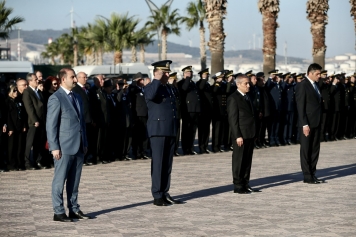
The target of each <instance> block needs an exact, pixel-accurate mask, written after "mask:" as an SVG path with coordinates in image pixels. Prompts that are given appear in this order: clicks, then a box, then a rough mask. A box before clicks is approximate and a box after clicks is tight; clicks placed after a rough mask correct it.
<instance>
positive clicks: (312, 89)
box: [305, 79, 321, 102]
mask: <svg viewBox="0 0 356 237" xmlns="http://www.w3.org/2000/svg"><path fill="white" fill-rule="evenodd" d="M305 80H306V82H307V87H308V88H309V90H310V91H312V92H310V93H313V94H314V96H315V98H316V99H317V100H318V101H319V102H320V101H321V94H320V95H318V92H316V91H315V89H314V86H313V85H312V84H311V83H310V81H309V80H308V79H305ZM318 90H319V89H318ZM319 92H320V90H319Z"/></svg>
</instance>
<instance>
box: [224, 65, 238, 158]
mask: <svg viewBox="0 0 356 237" xmlns="http://www.w3.org/2000/svg"><path fill="white" fill-rule="evenodd" d="M224 77H225V81H226V99H227V98H229V96H230V95H232V94H233V93H234V92H235V91H236V90H237V86H236V82H235V75H234V71H233V70H225V76H224ZM223 145H224V150H225V151H232V149H233V147H232V140H231V129H230V126H229V122H228V120H227V116H225V122H224V135H223Z"/></svg>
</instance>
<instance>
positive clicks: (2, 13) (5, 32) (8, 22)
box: [0, 0, 25, 39]
mask: <svg viewBox="0 0 356 237" xmlns="http://www.w3.org/2000/svg"><path fill="white" fill-rule="evenodd" d="M5 3H6V1H5V0H4V1H1V2H0V39H8V38H9V33H10V31H12V30H13V28H14V26H15V25H16V24H18V23H21V22H23V21H25V19H24V18H22V17H18V16H15V17H13V18H9V16H10V14H11V13H12V11H13V9H12V8H6V6H5Z"/></svg>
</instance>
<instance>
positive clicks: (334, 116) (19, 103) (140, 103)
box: [0, 66, 356, 172]
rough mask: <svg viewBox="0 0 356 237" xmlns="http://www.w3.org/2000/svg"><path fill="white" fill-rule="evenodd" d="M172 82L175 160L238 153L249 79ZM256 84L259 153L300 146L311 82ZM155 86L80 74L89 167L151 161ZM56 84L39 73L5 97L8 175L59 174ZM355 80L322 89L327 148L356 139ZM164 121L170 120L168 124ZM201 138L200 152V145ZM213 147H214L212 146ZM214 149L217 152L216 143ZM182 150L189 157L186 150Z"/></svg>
mask: <svg viewBox="0 0 356 237" xmlns="http://www.w3.org/2000/svg"><path fill="white" fill-rule="evenodd" d="M182 74H183V78H182V80H179V81H178V80H177V72H173V73H171V74H170V75H169V79H168V87H169V88H170V95H171V96H174V97H175V101H176V102H175V107H176V108H175V110H176V112H175V116H177V119H178V121H180V122H179V123H178V125H177V126H178V132H177V136H176V139H175V149H174V155H175V156H180V155H196V154H198V153H199V154H208V153H211V152H214V153H217V152H224V151H230V150H232V149H233V143H232V141H231V140H232V139H231V129H230V127H229V123H228V114H227V99H228V97H229V96H230V95H232V94H233V93H234V92H235V91H236V90H237V85H236V82H235V78H236V77H238V76H239V75H241V74H240V73H237V74H234V73H233V71H230V70H223V71H221V72H218V73H216V74H215V75H213V76H211V79H212V80H213V83H211V80H210V74H209V70H208V69H204V70H202V71H200V72H199V73H198V75H199V80H198V81H196V82H194V81H193V79H192V78H193V70H192V67H191V66H187V67H184V68H183V69H182ZM244 74H245V75H246V76H248V77H249V79H250V91H249V92H248V94H249V98H250V100H251V103H252V105H253V109H254V119H255V124H256V138H255V140H254V147H255V149H260V148H268V147H273V146H284V145H292V144H298V143H299V140H300V139H299V136H300V134H299V132H298V129H297V127H298V124H297V121H298V119H297V117H298V114H297V109H296V98H295V88H296V85H297V83H299V82H301V81H302V80H304V78H305V75H304V74H298V75H296V74H295V73H284V74H283V73H279V71H278V70H272V71H270V72H269V75H268V78H266V77H265V75H264V73H263V72H258V73H256V74H254V73H253V72H252V71H249V72H246V73H244ZM149 83H151V79H150V78H148V77H144V76H143V75H142V74H141V73H140V72H138V73H137V74H135V75H134V77H133V79H132V83H131V84H128V83H127V81H126V79H125V77H124V75H119V76H117V77H114V78H105V76H104V75H97V76H96V77H94V85H92V86H91V85H90V84H89V83H87V75H86V74H85V73H84V72H79V73H77V74H76V78H75V84H76V85H75V87H74V88H73V92H74V93H76V94H77V95H78V96H80V97H81V99H82V101H83V108H84V111H83V112H84V118H85V123H86V132H87V138H88V153H87V154H86V156H85V161H84V165H86V166H89V165H95V164H98V163H103V164H106V163H110V162H113V161H115V160H134V159H150V157H151V149H150V147H151V144H150V142H149V139H148V135H147V119H148V109H147V103H146V100H145V96H144V95H145V87H146V85H148V84H149ZM59 84H60V83H59V79H58V78H57V77H56V76H49V77H47V78H46V79H43V78H42V73H41V72H40V71H37V72H35V73H29V74H28V75H27V77H26V78H19V79H17V80H16V81H10V82H9V83H8V85H7V91H6V92H5V93H1V94H0V123H1V127H2V132H1V140H0V146H1V150H0V152H1V153H0V171H1V172H4V171H9V170H10V171H16V170H26V169H27V170H35V169H45V168H51V167H53V157H52V155H51V154H50V152H49V151H48V142H47V136H46V117H47V103H48V100H49V97H50V96H51V95H52V94H53V93H55V92H56V91H57V89H58V88H59ZM354 87H355V75H351V76H346V75H345V74H343V73H341V74H337V75H328V73H327V71H325V70H323V71H322V72H321V78H320V80H319V82H318V89H319V91H320V94H321V97H322V118H321V132H320V135H321V140H322V141H324V142H328V141H336V140H344V139H351V138H356V130H355V128H356V104H355V101H356V93H355V91H354ZM161 119H164V117H163V118H161ZM196 133H198V150H195V148H194V143H195V137H196ZM210 139H211V140H210ZM210 141H211V146H210V147H209V142H210ZM179 147H181V150H179V149H178V148H179Z"/></svg>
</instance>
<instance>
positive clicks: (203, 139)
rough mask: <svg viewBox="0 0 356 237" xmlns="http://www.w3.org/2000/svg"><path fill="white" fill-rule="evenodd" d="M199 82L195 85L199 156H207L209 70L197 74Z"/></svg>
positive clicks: (209, 118) (210, 114)
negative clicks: (197, 94) (197, 101)
mask: <svg viewBox="0 0 356 237" xmlns="http://www.w3.org/2000/svg"><path fill="white" fill-rule="evenodd" d="M198 74H199V75H200V80H199V81H197V83H196V85H197V87H198V90H199V97H200V101H201V113H200V117H199V125H198V143H199V150H200V154H209V153H211V151H210V150H209V149H208V143H209V137H210V124H211V117H212V111H213V99H212V90H211V86H210V84H209V68H206V69H204V70H202V71H200V72H199V73H198Z"/></svg>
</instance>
